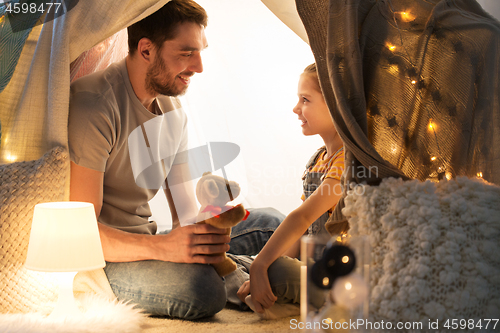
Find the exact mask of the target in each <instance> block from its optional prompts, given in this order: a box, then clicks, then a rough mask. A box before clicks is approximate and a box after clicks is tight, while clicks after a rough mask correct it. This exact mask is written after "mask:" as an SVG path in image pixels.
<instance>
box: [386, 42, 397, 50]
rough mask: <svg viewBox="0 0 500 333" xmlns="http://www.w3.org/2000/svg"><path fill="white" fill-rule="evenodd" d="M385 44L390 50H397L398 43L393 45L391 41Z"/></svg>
mask: <svg viewBox="0 0 500 333" xmlns="http://www.w3.org/2000/svg"><path fill="white" fill-rule="evenodd" d="M385 46H386V47H387V48H388V49H389V50H390V51H395V50H396V45H393V44H391V43H389V42H387V43H386V44H385Z"/></svg>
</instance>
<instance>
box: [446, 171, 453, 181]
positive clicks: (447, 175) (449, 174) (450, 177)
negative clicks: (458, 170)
mask: <svg viewBox="0 0 500 333" xmlns="http://www.w3.org/2000/svg"><path fill="white" fill-rule="evenodd" d="M445 177H446V179H448V180H451V179H452V178H453V175H452V174H451V172H446V174H445Z"/></svg>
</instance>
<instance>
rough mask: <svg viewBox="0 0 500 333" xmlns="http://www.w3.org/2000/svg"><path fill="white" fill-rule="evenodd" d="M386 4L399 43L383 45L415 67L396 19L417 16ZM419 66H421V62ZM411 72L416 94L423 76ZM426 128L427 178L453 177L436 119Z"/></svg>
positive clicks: (410, 18)
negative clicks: (430, 168)
mask: <svg viewBox="0 0 500 333" xmlns="http://www.w3.org/2000/svg"><path fill="white" fill-rule="evenodd" d="M388 6H389V9H390V12H391V13H392V15H393V20H394V23H395V25H396V29H397V30H398V33H399V45H397V43H394V42H390V41H387V42H386V43H385V47H386V48H387V49H388V50H389V51H391V52H392V53H396V52H402V53H404V54H405V55H406V57H407V59H408V61H409V62H410V64H411V66H413V68H415V67H416V65H415V62H414V61H413V60H412V57H411V56H410V54H409V52H408V50H407V49H406V47H405V44H404V40H403V36H402V33H401V30H400V27H399V24H398V20H399V21H401V22H405V23H408V22H412V21H414V20H415V19H416V18H417V16H416V15H415V14H414V13H412V11H411V9H406V10H403V11H396V10H394V8H393V7H392V4H391V2H390V1H389V2H388ZM421 66H423V63H422V65H421ZM389 70H390V71H391V70H392V71H397V70H398V69H397V66H396V68H392V69H391V68H390V69H389ZM412 73H413V74H415V77H413V75H409V80H410V83H411V84H412V85H413V86H415V87H416V92H417V93H418V94H421V91H420V89H419V88H420V86H423V84H420V82H422V80H423V78H421V77H419V76H420V73H421V71H417V70H413V71H412ZM421 97H422V96H421ZM427 128H428V131H429V132H430V133H431V136H432V137H433V140H434V142H435V146H436V152H435V153H432V154H430V155H431V156H430V162H431V163H432V164H433V165H435V171H434V172H433V173H431V174H430V175H429V178H431V179H432V178H437V180H441V179H443V178H446V179H448V180H450V179H452V178H453V177H454V175H455V174H456V173H455V171H454V170H453V167H452V166H451V165H449V163H447V162H446V160H445V159H444V158H443V154H442V151H441V147H440V144H439V136H438V133H437V132H438V125H437V122H436V120H434V119H433V118H430V117H429V121H428V125H427ZM396 151H397V150H396V149H394V148H393V149H392V152H393V153H395V152H396ZM476 176H477V177H478V178H483V173H482V172H477V174H476Z"/></svg>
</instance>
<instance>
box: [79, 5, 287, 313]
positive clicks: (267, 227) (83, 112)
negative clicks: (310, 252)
mask: <svg viewBox="0 0 500 333" xmlns="http://www.w3.org/2000/svg"><path fill="white" fill-rule="evenodd" d="M206 25H207V15H206V13H205V10H204V9H203V8H202V7H200V6H199V5H198V4H196V3H195V2H193V1H191V0H172V1H170V2H168V3H167V4H166V5H165V6H164V7H162V8H161V9H159V10H158V11H157V12H155V13H154V14H152V15H150V16H149V17H147V18H145V19H143V20H141V21H139V22H137V23H136V24H134V25H132V26H130V27H129V28H128V33H129V55H128V56H127V57H126V58H125V59H124V60H122V61H120V62H118V63H115V64H112V65H111V66H109V67H108V68H107V69H106V70H104V71H101V72H97V73H94V74H91V75H88V76H86V77H83V78H81V79H79V80H77V81H75V82H74V83H73V84H72V86H71V98H70V116H69V146H70V154H71V187H70V199H71V200H74V201H86V202H91V203H93V204H94V207H95V210H96V215H97V217H98V221H99V231H100V234H101V242H102V246H103V252H104V257H105V259H106V262H107V264H106V267H105V273H106V275H107V277H108V280H109V282H110V285H111V288H112V290H113V292H114V293H115V294H116V296H117V297H118V299H123V300H131V301H132V302H133V303H136V304H138V305H139V306H140V307H141V308H143V309H144V310H146V312H148V313H150V314H155V315H167V316H171V317H179V318H185V319H196V318H201V317H206V316H211V315H214V314H215V313H217V312H218V311H220V310H221V309H222V308H223V307H224V305H225V303H226V289H225V282H224V280H223V279H221V278H220V277H219V276H218V275H217V273H216V272H215V270H214V269H213V267H211V266H210V265H206V264H211V263H216V262H219V261H221V260H222V257H220V256H211V255H212V254H215V253H221V252H224V251H227V250H229V248H230V247H229V245H228V243H229V242H230V240H231V239H230V237H229V236H226V235H224V230H222V229H218V228H214V227H211V226H209V225H205V224H201V225H200V224H197V225H188V226H184V227H176V228H174V229H173V230H172V231H171V232H170V233H167V234H156V224H155V223H154V222H152V221H148V218H149V217H150V216H151V211H150V209H149V205H148V201H149V200H150V199H151V198H152V197H153V196H154V195H155V194H156V192H157V191H158V189H159V188H160V187H162V186H163V187H164V190H165V194H166V197H167V200H168V202H169V207H170V210H171V213H172V219H173V223H174V226H178V225H179V221H186V220H188V219H189V218H192V217H193V216H195V215H196V214H197V206H196V204H195V198H194V193H193V190H192V188H189V187H188V186H182V180H185V179H186V178H188V176H186V175H188V174H189V168H188V167H187V161H186V159H185V158H183V157H182V156H183V154H179V153H180V152H182V151H185V150H186V149H187V131H186V122H187V119H186V115H185V114H184V112H183V111H182V109H181V108H180V103H179V102H178V100H177V99H176V98H175V96H178V95H181V94H183V93H184V92H185V91H186V89H187V87H188V86H189V82H190V78H191V77H192V76H193V75H194V74H195V73H201V72H202V71H203V65H202V61H201V51H202V50H203V49H205V48H206V47H207V41H206V38H205V32H204V29H205V27H206ZM168 96H171V97H168ZM184 155H185V154H184ZM167 175H168V179H169V180H173V183H176V184H179V183H180V184H181V186H179V185H176V186H175V195H173V194H172V193H173V192H174V191H173V189H172V186H170V187H169V186H168V183H169V182H165V179H166V178H167ZM251 215H253V217H252V218H249V219H248V220H247V221H248V223H245V224H244V225H243V226H242V227H240V229H239V230H237V234H235V235H232V237H233V241H231V245H233V243H234V248H235V250H236V254H249V255H252V254H256V253H258V251H259V250H260V248H262V246H263V244H264V243H265V242H266V241H267V239H268V238H269V237H270V235H271V234H272V232H273V231H274V229H275V228H276V227H277V225H278V224H279V222H280V221H281V220H282V219H283V216H282V215H281V214H279V213H277V212H276V211H268V212H264V213H262V212H255V213H252V214H251ZM245 228H246V229H245ZM247 230H248V232H247ZM247 236H248V237H247ZM238 251H239V252H238ZM233 253H235V252H234V251H233ZM200 264H201V265H200ZM241 276H242V275H241V273H240V274H239V275H238V274H236V275H235V276H234V277H233V278H232V280H233V284H234V285H233V286H232V287H231V288H232V290H233V291H232V294H234V295H235V293H236V292H235V290H237V288H238V287H239V285H241V283H243V280H244V279H246V278H247V277H243V278H242V277H241ZM230 279H231V278H230ZM242 279H243V280H242ZM234 298H235V297H233V299H234ZM236 299H237V298H236Z"/></svg>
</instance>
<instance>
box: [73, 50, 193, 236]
mask: <svg viewBox="0 0 500 333" xmlns="http://www.w3.org/2000/svg"><path fill="white" fill-rule="evenodd" d="M156 108H157V110H158V111H159V112H158V113H159V114H160V115H155V114H153V113H151V112H149V111H148V110H147V109H146V108H145V107H144V106H143V105H142V104H141V103H140V101H139V99H138V98H137V96H136V95H135V93H134V90H133V88H132V85H131V83H130V80H129V77H128V72H127V66H126V63H125V59H123V60H122V61H120V62H118V63H114V64H112V65H110V66H109V67H108V68H107V69H106V70H104V71H100V72H96V73H93V74H90V75H87V76H85V77H82V78H80V79H78V80H76V81H75V82H73V83H72V84H71V97H70V108H69V130H68V131H69V149H70V155H71V161H72V162H74V163H76V164H78V165H79V166H82V167H86V168H90V169H93V170H96V171H100V172H104V187H103V205H102V210H101V214H100V216H99V222H101V223H103V224H106V225H109V226H111V227H115V228H117V229H121V230H124V231H128V232H134V233H147V234H155V233H156V228H157V226H156V223H155V222H153V221H149V220H148V219H149V217H150V216H151V210H150V208H149V204H148V201H149V200H150V199H151V198H152V197H153V196H154V195H155V194H156V192H157V191H158V189H160V188H162V186H163V183H164V180H165V178H166V176H167V175H168V172H169V170H170V168H171V166H172V164H178V163H184V162H186V160H185V159H183V158H180V157H177V158H176V154H178V153H179V152H182V151H185V150H186V149H187V117H186V114H185V113H184V111H183V110H182V108H181V106H180V103H179V101H178V99H176V98H171V97H167V96H162V95H160V96H158V97H157V98H156ZM162 113H163V114H162ZM183 155H184V156H186V154H183Z"/></svg>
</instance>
